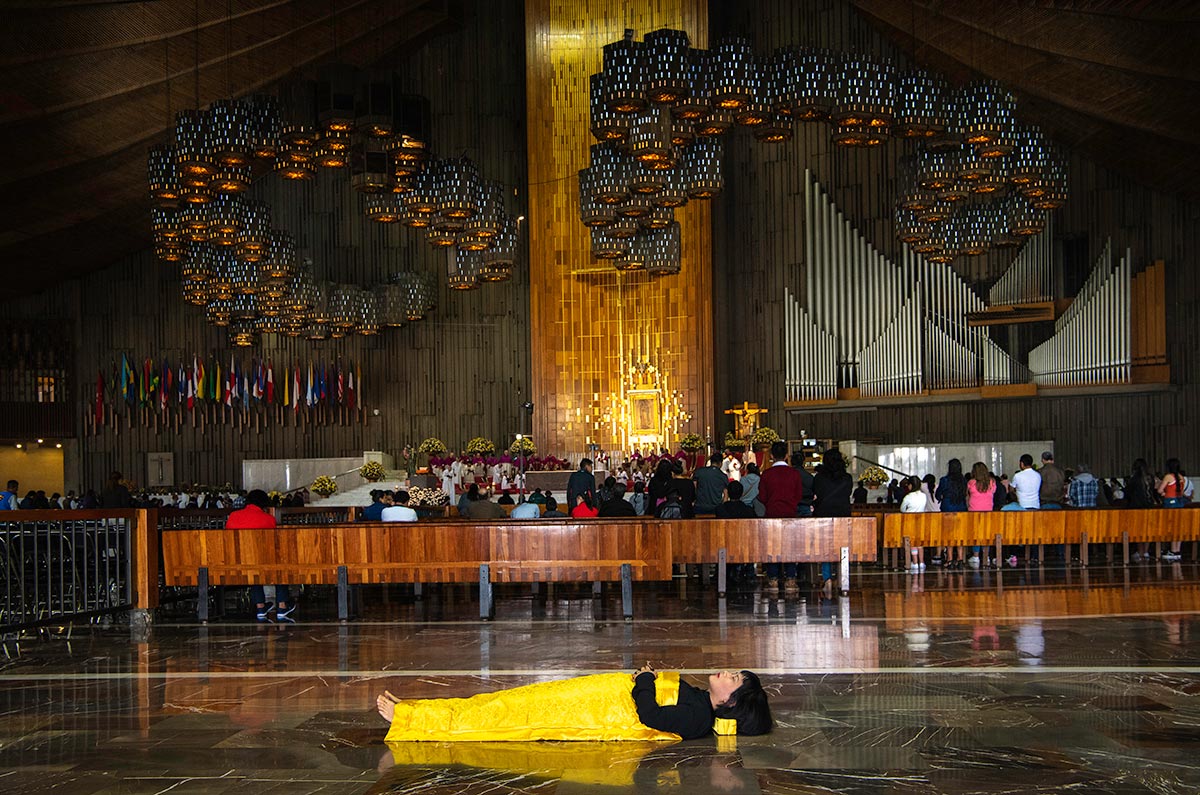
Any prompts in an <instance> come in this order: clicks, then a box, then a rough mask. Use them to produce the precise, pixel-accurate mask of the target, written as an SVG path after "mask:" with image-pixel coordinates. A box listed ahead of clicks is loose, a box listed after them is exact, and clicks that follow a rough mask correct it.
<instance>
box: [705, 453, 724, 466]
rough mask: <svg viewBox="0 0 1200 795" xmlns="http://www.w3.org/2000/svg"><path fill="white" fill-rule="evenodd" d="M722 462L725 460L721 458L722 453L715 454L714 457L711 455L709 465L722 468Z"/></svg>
mask: <svg viewBox="0 0 1200 795" xmlns="http://www.w3.org/2000/svg"><path fill="white" fill-rule="evenodd" d="M722 460H723V459H722V458H721V454H720V453H713V454H712V455H710V456H709V457H708V463H710V464H716V465H717V466H720V465H721V461H722Z"/></svg>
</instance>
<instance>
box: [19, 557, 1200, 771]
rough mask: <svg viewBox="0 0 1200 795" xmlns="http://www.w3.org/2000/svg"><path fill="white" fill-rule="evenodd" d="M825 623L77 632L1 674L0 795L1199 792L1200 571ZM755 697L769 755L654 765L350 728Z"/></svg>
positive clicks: (1031, 580) (776, 611)
mask: <svg viewBox="0 0 1200 795" xmlns="http://www.w3.org/2000/svg"><path fill="white" fill-rule="evenodd" d="M859 581H860V582H861V589H860V590H858V591H857V592H856V593H855V595H854V596H853V597H852V598H851V599H849V600H841V599H838V598H833V599H829V598H826V597H825V596H824V595H823V594H822V593H821V592H820V591H806V592H803V593H802V594H801V595H800V596H799V597H796V598H787V599H780V598H774V597H770V596H768V595H767V594H764V593H763V592H762V590H761V589H760V588H759V586H758V583H755V582H752V583H741V584H740V585H737V586H736V587H733V588H731V590H730V593H729V595H728V597H727V598H726V599H725V600H718V599H717V596H716V593H715V591H714V590H713V589H712V588H704V587H702V586H701V583H700V581H699V580H697V579H683V578H677V579H675V580H674V581H673V582H672V583H669V584H662V585H651V584H639V585H638V586H637V587H636V588H635V591H634V599H635V601H636V604H637V606H636V611H635V613H636V615H638V616H639V618H638V619H637V620H635V621H633V622H628V623H627V622H625V621H623V620H622V617H621V606H620V592H619V589H611V590H605V591H604V592H603V593H602V594H601V595H600V596H598V597H596V598H593V594H592V591H591V587H590V586H587V585H582V586H576V585H570V586H562V585H558V586H554V585H542V586H541V588H540V590H538V591H537V592H536V593H534V592H532V590H531V589H530V587H529V586H528V585H499V586H497V587H498V588H499V589H500V590H501V592H502V595H503V597H504V598H502V599H500V601H499V602H498V611H499V612H498V614H497V616H496V620H495V621H493V622H488V623H484V622H480V621H479V620H478V617H477V612H476V602H475V597H474V594H473V589H472V588H471V587H469V586H442V587H433V588H427V589H426V591H425V598H424V599H420V600H418V599H415V598H414V597H413V594H412V591H411V589H410V588H406V587H392V588H387V589H385V588H383V587H377V588H372V589H367V590H365V591H364V593H363V617H362V620H359V621H356V622H354V623H353V624H339V623H337V622H336V621H334V620H333V617H334V615H335V607H334V605H333V604H332V600H331V599H330V598H329V594H328V592H324V591H320V590H313V591H310V592H309V593H306V594H305V595H304V597H303V598H302V600H301V602H300V608H299V612H298V614H297V615H298V617H299V621H298V623H296V624H276V623H257V622H255V621H253V620H249V621H248V620H246V619H245V618H242V617H237V616H231V617H229V618H228V619H226V620H224V621H217V622H214V623H213V624H210V625H208V626H200V625H198V624H197V623H196V622H195V620H194V617H192V616H190V615H188V614H187V612H186V611H185V610H183V609H182V607H180V608H177V609H176V612H175V614H174V615H173V616H167V617H165V618H164V619H161V620H160V622H159V623H158V624H157V625H156V626H155V627H154V628H153V629H152V630H151V631H150V632H149V633H148V634H139V633H131V630H130V628H129V627H125V626H115V627H111V628H108V629H104V628H100V627H92V628H87V627H82V628H81V627H76V628H75V629H74V630H73V631H72V632H71V635H70V637H69V638H67V637H66V636H65V633H60V632H52V633H50V635H49V636H47V637H45V638H42V639H35V638H27V639H25V640H23V641H22V642H21V643H20V647H19V649H18V648H17V647H16V646H15V645H14V644H11V643H10V644H9V645H8V646H7V647H6V648H7V651H8V654H9V655H10V656H8V657H7V658H5V660H4V662H3V663H2V664H0V715H2V716H3V717H2V719H0V782H3V783H2V785H0V786H2V788H3V790H4V791H6V792H21V793H25V794H26V795H43V794H44V793H51V792H53V793H55V795H99V794H100V793H105V794H106V795H110V794H112V795H115V793H130V794H131V795H136V794H140V793H159V792H182V793H189V794H191V793H205V794H207V793H230V795H234V794H236V795H251V794H256V793H289V794H292V793H294V794H295V795H310V794H312V795H316V794H317V793H320V794H321V795H327V794H332V793H347V795H349V793H355V794H356V795H359V794H361V793H397V795H398V794H399V793H408V792H429V793H439V794H441V795H449V794H452V793H453V794H457V793H463V794H464V795H466V794H468V793H485V792H486V793H491V794H493V795H506V794H509V793H512V794H514V795H515V794H516V793H547V794H550V795H555V794H557V793H562V794H563V795H568V794H577V793H595V792H604V793H613V794H614V795H615V794H616V793H627V792H639V793H642V792H657V791H669V792H680V793H699V794H701V795H703V794H704V793H718V792H722V793H780V794H781V795H782V793H789V794H790V793H817V792H837V793H885V792H886V793H913V795H915V794H916V793H933V794H934V795H943V794H944V795H957V794H958V793H991V792H1087V793H1138V794H1140V795H1150V793H1158V794H1159V795H1163V794H1164V793H1165V794H1166V795H1172V794H1173V793H1179V794H1180V795H1182V794H1183V793H1194V792H1196V791H1198V790H1200V761H1197V760H1198V759H1200V754H1198V753H1197V751H1200V733H1198V732H1197V731H1196V725H1197V721H1198V720H1200V707H1197V704H1196V693H1198V692H1200V631H1197V630H1198V629H1200V623H1198V619H1197V616H1198V615H1200V569H1198V567H1196V566H1193V565H1190V564H1185V565H1181V564H1150V565H1142V566H1138V567H1132V568H1128V569H1125V568H1104V567H1093V568H1092V569H1089V570H1088V571H1087V572H1081V571H1080V570H1078V569H1075V570H1064V569H1061V568H1060V569H1054V568H1037V567H1032V568H1026V567H1021V568H1016V569H1005V570H1002V571H998V572H988V571H968V572H940V571H935V570H932V569H931V570H929V571H927V572H925V573H924V574H923V575H907V574H898V573H879V572H873V571H871V570H868V571H866V572H865V573H864V574H863V575H862V576H861V577H860V580H859ZM646 662H651V663H653V664H654V665H655V666H657V667H659V668H660V669H680V670H682V671H684V675H685V678H686V679H688V680H690V681H692V682H694V683H696V684H698V685H703V683H704V678H703V675H704V674H705V673H707V672H708V671H710V670H716V669H723V668H741V667H745V668H750V669H753V670H756V671H758V672H759V673H760V674H761V675H762V677H763V681H764V683H765V684H766V686H767V688H768V690H769V692H770V693H771V698H772V706H773V710H774V715H775V720H776V724H777V725H776V729H775V731H774V732H773V733H771V734H769V735H766V736H761V737H739V738H736V740H729V739H723V740H717V739H714V738H705V739H701V740H693V741H688V742H681V743H677V744H660V745H651V746H645V745H637V744H623V743H611V744H601V745H598V746H597V745H589V746H586V747H585V746H563V745H562V744H552V743H551V744H546V743H543V744H540V745H538V746H534V747H528V746H524V745H521V746H519V747H518V746H512V747H502V748H496V747H494V746H493V747H471V748H468V747H452V746H447V745H443V744H437V743H425V744H411V745H409V746H405V747H402V748H399V749H397V750H396V752H395V753H393V752H392V751H390V750H388V749H387V748H385V746H384V745H383V743H382V740H383V736H384V731H385V726H384V724H383V723H382V722H381V721H380V719H379V717H378V716H377V715H376V714H375V712H374V710H373V709H372V703H373V701H374V697H375V695H376V694H377V693H378V692H380V691H382V690H383V689H385V688H386V689H388V690H390V691H391V692H393V693H395V694H396V695H398V696H400V697H402V698H403V697H442V696H466V695H470V694H473V693H479V692H486V691H491V690H495V689H498V688H504V687H509V686H512V685H518V684H524V683H528V682H533V681H537V680H541V679H546V678H555V677H567V676H575V675H579V674H586V673H592V672H597V671H611V670H633V669H635V668H637V667H638V666H640V665H643V664H644V663H646Z"/></svg>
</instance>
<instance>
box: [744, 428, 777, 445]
mask: <svg viewBox="0 0 1200 795" xmlns="http://www.w3.org/2000/svg"><path fill="white" fill-rule="evenodd" d="M778 441H779V434H777V433H775V430H774V429H773V428H767V427H763V428H759V429H758V430H757V431H755V432H754V435H753V436H751V437H750V443H751V444H753V445H755V446H756V447H757V446H758V445H771V444H775V443H776V442H778Z"/></svg>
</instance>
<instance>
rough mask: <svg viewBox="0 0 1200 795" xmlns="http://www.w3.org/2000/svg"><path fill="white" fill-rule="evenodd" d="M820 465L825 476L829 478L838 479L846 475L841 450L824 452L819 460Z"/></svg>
mask: <svg viewBox="0 0 1200 795" xmlns="http://www.w3.org/2000/svg"><path fill="white" fill-rule="evenodd" d="M821 464H822V465H823V466H824V467H825V474H826V475H828V476H829V477H833V478H840V477H841V476H842V475H844V474H846V459H845V458H844V457H843V456H842V451H841V450H826V451H825V455H824V456H823V457H822V458H821Z"/></svg>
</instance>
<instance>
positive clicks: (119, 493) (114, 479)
mask: <svg viewBox="0 0 1200 795" xmlns="http://www.w3.org/2000/svg"><path fill="white" fill-rule="evenodd" d="M100 507H101V508H132V507H133V495H131V494H130V493H129V489H128V488H127V487H126V486H125V484H124V483H122V482H121V473H120V472H116V471H114V472H112V473H111V474H110V475H109V476H108V480H106V481H105V482H104V490H103V491H102V492H100Z"/></svg>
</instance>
